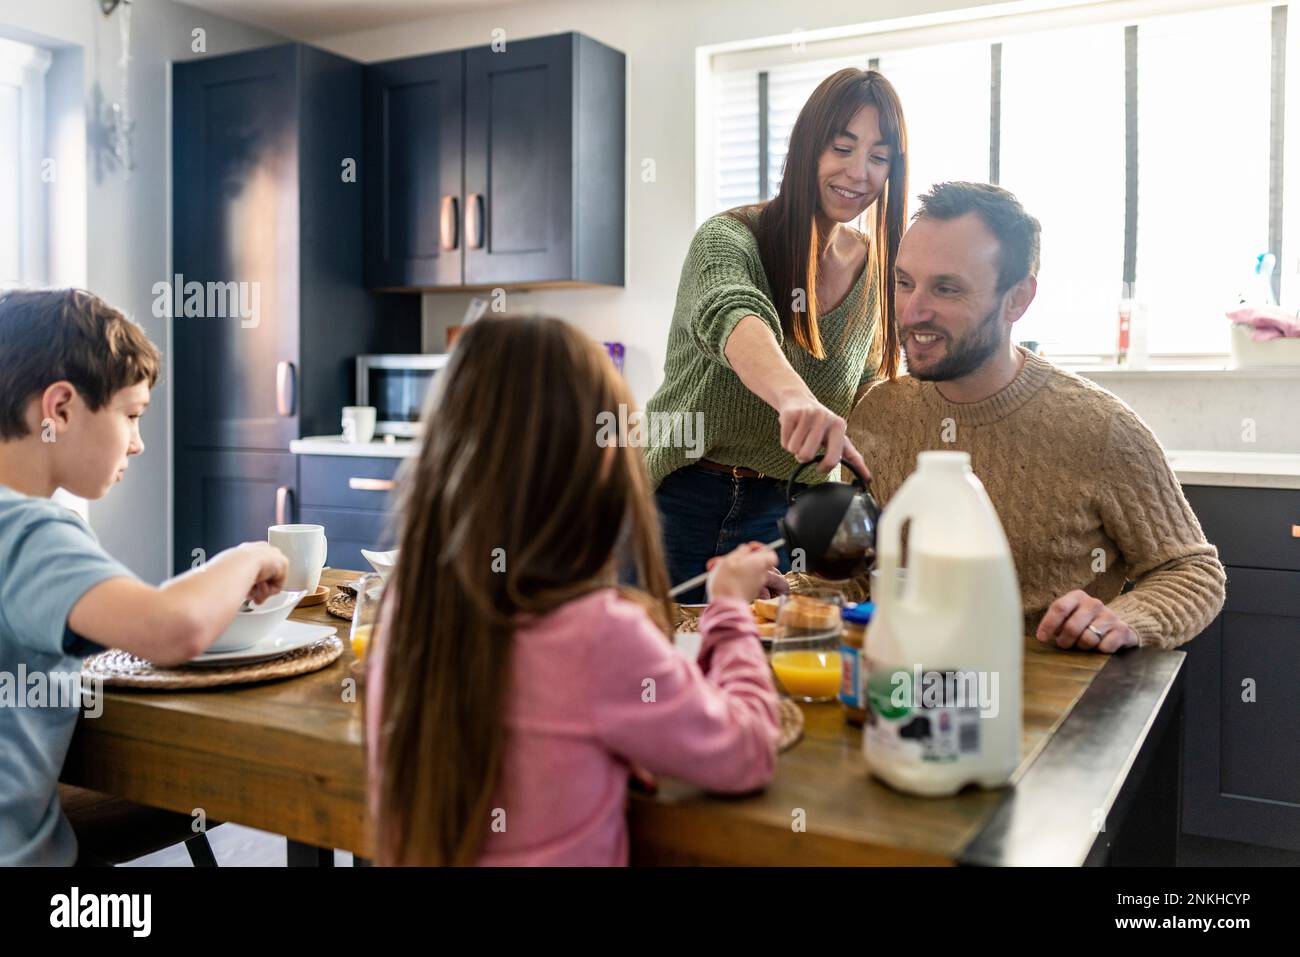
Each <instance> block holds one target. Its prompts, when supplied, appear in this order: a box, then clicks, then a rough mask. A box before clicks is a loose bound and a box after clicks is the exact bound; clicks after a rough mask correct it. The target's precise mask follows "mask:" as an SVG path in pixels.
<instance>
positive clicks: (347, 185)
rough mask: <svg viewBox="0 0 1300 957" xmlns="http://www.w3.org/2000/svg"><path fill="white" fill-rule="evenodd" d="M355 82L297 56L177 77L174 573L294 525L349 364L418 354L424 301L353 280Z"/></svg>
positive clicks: (204, 63) (210, 66) (328, 60)
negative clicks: (313, 453) (303, 481)
mask: <svg viewBox="0 0 1300 957" xmlns="http://www.w3.org/2000/svg"><path fill="white" fill-rule="evenodd" d="M363 79H364V77H363V68H362V67H361V65H360V64H358V63H353V62H351V61H349V60H346V59H344V58H342V57H338V56H334V55H332V54H329V53H325V52H323V51H320V50H316V49H313V48H311V47H308V46H304V45H301V44H287V45H283V46H275V47H270V48H266V49H262V50H254V51H250V52H246V53H236V54H230V55H226V56H214V57H207V58H204V59H200V60H192V61H187V62H183V63H177V64H174V65H173V67H172V82H173V126H172V138H173V144H172V145H173V150H172V183H173V195H172V208H173V247H172V258H173V274H174V275H173V276H172V277H168V282H169V285H171V286H176V285H177V284H179V287H180V288H179V289H176V288H172V289H169V290H168V295H169V298H170V302H171V305H172V309H171V313H172V346H171V357H170V358H171V360H172V367H171V376H172V382H173V395H174V419H173V438H174V442H175V448H176V459H175V493H176V494H175V501H174V543H175V555H174V563H175V567H176V569H177V570H178V571H179V570H183V569H186V568H189V567H190V565H191V562H192V558H191V554H192V551H193V549H195V548H200V549H203V550H204V552H205V553H206V554H207V555H209V556H211V555H212V554H214V553H215V552H216V551H218V550H220V549H219V547H218V545H220V544H222V543H226V544H229V543H233V542H238V541H244V540H250V539H265V538H266V526H267V525H268V524H272V523H273V522H272V521H267V518H268V516H269V517H271V518H272V519H277V518H279V519H282V520H284V521H290V522H292V521H295V520H296V518H297V516H296V511H295V493H296V470H295V468H294V464H293V456H291V455H289V453H288V448H289V442H290V440H292V439H295V438H298V437H300V436H301V435H311V434H322V433H325V434H328V433H337V431H338V428H339V412H340V409H341V408H342V406H344V405H348V404H351V403H352V401H353V381H354V365H353V360H354V358H355V356H356V355H357V354H359V353H374V352H418V351H419V335H420V332H419V315H418V310H419V304H418V301H416V300H415V299H414V297H396V296H377V295H374V294H372V293H369V292H367V291H366V289H365V284H364V281H363V264H362V243H363V233H362V205H363V197H362V189H363V186H362V184H361V167H362V166H363V164H364V156H363V138H362V136H363V131H362V87H363ZM178 303H179V308H177V304H178ZM254 452H260V453H276V454H272V455H270V456H269V457H268V456H258V455H251V454H242V453H254ZM225 453H241V454H225ZM281 453H282V454H283V459H282V460H281V459H280V458H279V457H278V454H281ZM269 461H277V462H282V463H287V465H284V464H281V465H278V466H276V467H275V468H270V469H268V467H267V466H266V465H265V463H266V462H269ZM244 467H247V469H248V471H247V473H246V474H242V473H241V472H240V469H241V468H244ZM272 473H274V474H272ZM214 489H216V490H218V491H217V492H215V493H214V492H213V490H214ZM241 490H242V492H244V493H247V494H248V495H250V496H254V500H252V504H249V505H247V506H245V505H243V504H240V502H239V496H240V494H241ZM205 495H206V496H208V497H203V496H205ZM268 501H269V502H271V505H269V506H268V505H267V502H268ZM277 502H278V504H277ZM268 508H269V509H270V511H268Z"/></svg>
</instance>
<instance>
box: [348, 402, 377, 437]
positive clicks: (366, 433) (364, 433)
mask: <svg viewBox="0 0 1300 957" xmlns="http://www.w3.org/2000/svg"><path fill="white" fill-rule="evenodd" d="M342 424H343V441H344V442H361V443H363V444H364V443H366V442H369V441H370V440H371V439H373V438H374V437H375V407H374V406H373V405H345V406H344V407H343V423H342Z"/></svg>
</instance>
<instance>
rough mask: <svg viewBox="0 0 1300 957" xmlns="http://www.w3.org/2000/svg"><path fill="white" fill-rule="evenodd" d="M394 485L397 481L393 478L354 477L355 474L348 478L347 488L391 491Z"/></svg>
mask: <svg viewBox="0 0 1300 957" xmlns="http://www.w3.org/2000/svg"><path fill="white" fill-rule="evenodd" d="M396 487H397V482H396V481H395V480H393V479H377V478H356V477H355V476H354V477H352V478H350V479H348V488H350V489H356V490H357V491H358V492H391V491H392V490H393V489H394V488H396Z"/></svg>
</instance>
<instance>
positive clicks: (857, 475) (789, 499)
mask: <svg viewBox="0 0 1300 957" xmlns="http://www.w3.org/2000/svg"><path fill="white" fill-rule="evenodd" d="M820 461H821V459H809V460H808V461H807V462H800V463H799V464H798V465H796V466H795V469H794V474H793V475H791V476H790V481H788V482H786V483H785V504H786V505H790V504H791V503H793V502H794V480H795V479H797V478H798V477H799V474H800V473H801V472H803V470H804V469H806V468H807V467H808V466H810V465H816V464H817V463H818V462H820ZM840 465H844V466H847V467H848V470H849V471H850V472H852V473H853V479H854V481H853V483H852V484H854V485H857V486H858V488H860V489H862V491H864V492H865V491H867V489H868V487H869V486H870V485H871V483H870V481H868V480H867V479H866V478H865V477H864V476H863V475H862V473H861V472H859V471H858V470H857V469H855V468H854V467H853V463H852V462H850V461H849V460H848V459H840Z"/></svg>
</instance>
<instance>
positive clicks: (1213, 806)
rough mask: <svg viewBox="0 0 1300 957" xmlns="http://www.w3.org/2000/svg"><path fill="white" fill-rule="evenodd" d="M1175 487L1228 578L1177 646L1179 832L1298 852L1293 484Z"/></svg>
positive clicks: (1298, 552) (1297, 587) (1299, 514)
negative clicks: (1182, 662)
mask: <svg viewBox="0 0 1300 957" xmlns="http://www.w3.org/2000/svg"><path fill="white" fill-rule="evenodd" d="M1184 491H1185V492H1186V494H1187V500H1188V502H1189V503H1190V504H1191V506H1192V509H1193V510H1194V511H1195V512H1196V515H1197V518H1198V519H1199V520H1200V522H1201V525H1202V527H1203V528H1204V530H1205V535H1206V538H1208V539H1209V541H1210V542H1212V543H1213V544H1214V545H1216V546H1217V547H1218V549H1219V557H1220V559H1221V560H1222V562H1223V564H1224V567H1225V569H1226V571H1227V576H1228V585H1227V599H1226V601H1225V603H1224V607H1223V611H1222V613H1220V615H1219V616H1218V617H1217V618H1216V619H1215V620H1214V622H1213V623H1212V624H1211V625H1210V627H1209V628H1207V629H1206V630H1205V631H1204V632H1203V633H1202V634H1201V635H1199V636H1198V637H1197V638H1195V639H1194V640H1193V641H1192V642H1190V643H1189V644H1187V645H1186V646H1184V647H1185V649H1186V651H1187V655H1188V656H1187V664H1186V667H1187V692H1186V693H1187V697H1186V699H1185V711H1184V749H1183V758H1184V759H1183V807H1182V829H1183V831H1184V833H1186V834H1190V835H1196V836H1198V837H1206V838H1217V839H1219V840H1228V841H1236V842H1241V843H1244V844H1253V845H1261V846H1264V847H1269V848H1280V849H1283V850H1288V851H1300V491H1296V490H1289V489H1260V488H1235V487H1208V486H1189V487H1187V488H1186V489H1184Z"/></svg>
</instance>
